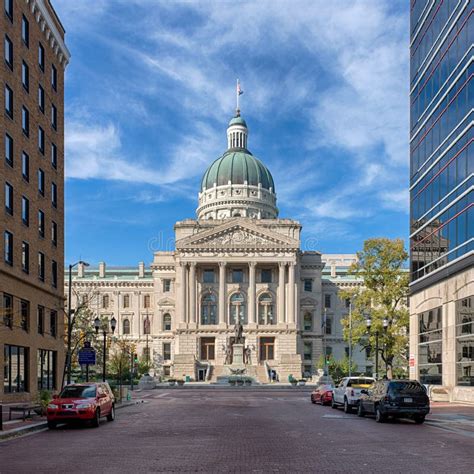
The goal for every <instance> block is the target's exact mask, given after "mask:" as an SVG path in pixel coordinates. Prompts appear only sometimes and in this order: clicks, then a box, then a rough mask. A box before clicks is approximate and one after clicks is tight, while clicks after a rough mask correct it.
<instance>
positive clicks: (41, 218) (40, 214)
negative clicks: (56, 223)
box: [38, 210, 45, 238]
mask: <svg viewBox="0 0 474 474" xmlns="http://www.w3.org/2000/svg"><path fill="white" fill-rule="evenodd" d="M44 228H45V221H44V212H43V211H41V210H39V211H38V233H39V236H40V237H42V238H44Z"/></svg>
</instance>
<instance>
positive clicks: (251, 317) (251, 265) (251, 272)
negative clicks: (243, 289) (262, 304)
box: [248, 262, 256, 324]
mask: <svg viewBox="0 0 474 474" xmlns="http://www.w3.org/2000/svg"><path fill="white" fill-rule="evenodd" d="M255 267H256V263H255V262H249V292H248V297H249V299H248V310H249V324H255V322H256V321H255V306H256V301H255V298H256V294H255V293H256V292H255Z"/></svg>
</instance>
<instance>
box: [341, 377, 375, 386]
mask: <svg viewBox="0 0 474 474" xmlns="http://www.w3.org/2000/svg"><path fill="white" fill-rule="evenodd" d="M373 383H374V381H373V380H372V379H362V378H361V379H350V380H349V381H348V382H347V386H348V387H354V388H367V387H369V386H370V385H372V384H373Z"/></svg>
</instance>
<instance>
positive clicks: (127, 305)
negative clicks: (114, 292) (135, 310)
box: [123, 295, 130, 308]
mask: <svg viewBox="0 0 474 474" xmlns="http://www.w3.org/2000/svg"><path fill="white" fill-rule="evenodd" d="M123 307H124V308H130V295H123Z"/></svg>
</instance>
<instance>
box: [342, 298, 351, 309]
mask: <svg viewBox="0 0 474 474" xmlns="http://www.w3.org/2000/svg"><path fill="white" fill-rule="evenodd" d="M344 302H345V305H346V308H350V307H351V299H350V298H346V299H345V300H344Z"/></svg>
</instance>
